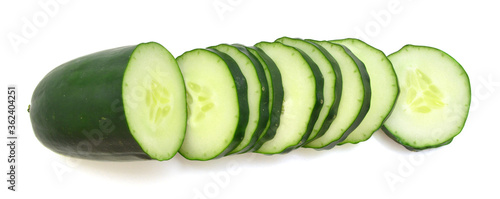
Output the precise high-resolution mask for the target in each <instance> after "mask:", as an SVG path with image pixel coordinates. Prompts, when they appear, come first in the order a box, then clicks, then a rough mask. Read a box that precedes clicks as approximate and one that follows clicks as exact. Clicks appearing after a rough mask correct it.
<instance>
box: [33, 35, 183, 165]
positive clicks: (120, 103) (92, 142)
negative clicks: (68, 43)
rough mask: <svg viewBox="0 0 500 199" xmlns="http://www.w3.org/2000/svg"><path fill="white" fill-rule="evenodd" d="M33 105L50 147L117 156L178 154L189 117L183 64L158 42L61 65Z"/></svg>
mask: <svg viewBox="0 0 500 199" xmlns="http://www.w3.org/2000/svg"><path fill="white" fill-rule="evenodd" d="M29 111H30V118H31V124H32V126H33V130H34V132H35V135H36V136H37V138H38V140H39V141H40V142H41V143H42V144H44V145H45V146H46V147H47V148H49V149H51V150H53V151H55V152H57V153H60V154H63V155H68V156H73V157H78V158H85V159H94V160H116V161H124V160H137V159H156V160H167V159H170V158H172V157H173V156H174V155H175V154H176V153H177V151H178V149H179V147H180V146H181V144H182V142H183V139H184V135H185V129H186V118H187V113H186V95H185V88H184V81H183V78H182V74H181V72H180V70H179V67H178V65H177V62H176V61H175V59H174V57H173V56H172V55H171V54H170V53H169V52H168V51H167V50H166V49H165V48H164V47H163V46H161V45H160V44H157V43H154V42H151V43H144V44H139V45H134V46H126V47H121V48H115V49H110V50H104V51H101V52H97V53H93V54H90V55H87V56H83V57H80V58H77V59H75V60H72V61H69V62H67V63H65V64H62V65H61V66H59V67H57V68H55V69H54V70H52V71H51V72H50V73H48V74H47V75H46V76H45V77H44V78H43V79H42V81H40V83H39V84H38V86H37V87H36V89H35V91H34V93H33V97H32V99H31V106H30V110H29Z"/></svg>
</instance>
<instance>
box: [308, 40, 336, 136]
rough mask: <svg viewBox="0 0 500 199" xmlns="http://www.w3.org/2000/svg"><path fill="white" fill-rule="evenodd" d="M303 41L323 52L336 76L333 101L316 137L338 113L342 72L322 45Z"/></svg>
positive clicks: (326, 128) (324, 130)
mask: <svg viewBox="0 0 500 199" xmlns="http://www.w3.org/2000/svg"><path fill="white" fill-rule="evenodd" d="M305 41H306V42H308V43H310V44H312V45H314V46H315V47H316V48H317V49H318V50H319V51H321V53H323V54H324V55H325V57H326V58H327V59H328V61H330V64H331V65H332V67H333V72H334V73H335V76H336V78H335V92H334V99H335V101H334V102H333V105H332V107H331V108H330V111H329V112H328V115H327V116H326V119H325V122H324V123H323V126H322V127H321V129H320V130H319V132H318V134H317V135H316V137H317V138H318V137H321V136H322V135H324V134H325V133H326V131H327V130H328V129H329V128H330V125H331V124H332V122H333V120H335V118H336V117H337V114H338V112H337V111H338V109H339V104H340V98H341V97H342V84H343V83H342V73H341V71H340V66H339V63H338V62H337V60H335V58H334V57H333V56H332V55H331V54H330V53H329V52H328V51H327V50H326V49H325V48H323V47H322V46H320V45H318V44H316V43H314V42H311V41H307V40H305ZM313 140H314V138H313V139H311V140H309V142H312V141H313ZM306 144H307V143H306Z"/></svg>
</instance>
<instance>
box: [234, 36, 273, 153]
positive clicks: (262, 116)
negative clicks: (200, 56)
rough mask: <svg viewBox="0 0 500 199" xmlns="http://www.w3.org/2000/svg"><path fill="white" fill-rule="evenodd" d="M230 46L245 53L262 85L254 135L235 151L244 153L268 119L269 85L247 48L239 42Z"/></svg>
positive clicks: (260, 66)
mask: <svg viewBox="0 0 500 199" xmlns="http://www.w3.org/2000/svg"><path fill="white" fill-rule="evenodd" d="M232 46H234V47H236V48H237V49H238V50H239V51H240V52H242V53H243V54H245V55H246V56H247V57H248V58H249V59H250V61H251V62H252V64H253V65H254V67H255V71H256V72H257V77H258V78H259V81H260V85H261V87H262V94H261V97H260V102H259V106H260V107H259V112H260V113H259V122H258V123H257V128H256V129H255V132H254V135H253V136H252V139H251V140H250V143H249V144H248V146H246V147H245V148H243V149H241V150H240V151H238V152H236V153H246V152H249V151H251V150H252V149H253V147H254V145H255V143H256V142H257V140H258V139H259V138H260V137H261V135H262V133H264V130H266V126H267V122H268V120H269V85H268V84H267V80H266V74H265V72H264V68H263V67H262V64H261V63H260V61H259V60H258V59H257V57H255V55H253V54H252V53H250V52H249V51H248V50H247V48H246V47H245V46H243V45H240V44H233V45H232Z"/></svg>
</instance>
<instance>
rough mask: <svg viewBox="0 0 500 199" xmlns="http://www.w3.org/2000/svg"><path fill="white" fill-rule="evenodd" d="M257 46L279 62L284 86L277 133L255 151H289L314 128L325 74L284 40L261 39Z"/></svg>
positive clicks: (277, 64) (299, 143)
mask: <svg viewBox="0 0 500 199" xmlns="http://www.w3.org/2000/svg"><path fill="white" fill-rule="evenodd" d="M255 46H256V47H258V48H260V49H262V50H263V51H264V52H265V53H266V54H267V55H269V57H270V58H271V59H272V60H273V61H274V62H275V63H276V66H277V67H278V68H279V70H280V73H281V78H282V82H283V90H284V97H283V106H282V110H281V117H280V125H279V127H278V129H277V130H276V135H275V136H274V138H273V139H271V140H269V141H267V142H265V143H264V144H263V145H262V146H261V147H260V148H259V149H258V150H257V151H256V152H258V153H264V154H276V153H286V152H289V151H290V150H292V149H295V148H297V147H299V146H301V145H302V144H303V143H304V142H305V141H306V140H307V138H308V137H309V135H310V134H311V132H312V129H313V127H314V124H315V122H316V120H317V118H318V115H319V111H320V109H321V101H322V100H323V77H322V75H321V72H320V71H319V69H318V66H317V65H316V64H315V63H314V62H313V61H312V60H311V59H310V58H309V57H308V56H307V55H306V54H305V53H303V52H301V51H300V50H297V49H295V48H293V47H290V46H285V45H283V44H281V43H268V42H261V43H258V44H256V45H255Z"/></svg>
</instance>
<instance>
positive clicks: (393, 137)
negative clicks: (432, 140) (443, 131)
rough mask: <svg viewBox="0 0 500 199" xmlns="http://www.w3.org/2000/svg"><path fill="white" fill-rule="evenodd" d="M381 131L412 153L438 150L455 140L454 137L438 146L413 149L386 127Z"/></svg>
mask: <svg viewBox="0 0 500 199" xmlns="http://www.w3.org/2000/svg"><path fill="white" fill-rule="evenodd" d="M381 130H382V131H383V132H384V133H385V134H386V135H387V136H388V137H390V138H391V139H392V140H394V141H396V142H397V143H399V144H401V146H403V147H405V148H406V149H408V150H410V151H415V152H417V151H421V150H424V149H432V148H438V147H442V146H445V145H448V144H450V143H451V142H452V141H453V138H454V137H452V138H450V139H449V140H446V141H444V142H443V143H441V144H437V145H429V146H425V147H413V146H411V144H410V143H407V142H405V141H404V140H402V139H400V138H399V137H396V136H394V134H392V132H391V131H390V130H389V129H387V128H386V127H385V126H384V125H383V126H382V127H381Z"/></svg>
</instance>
